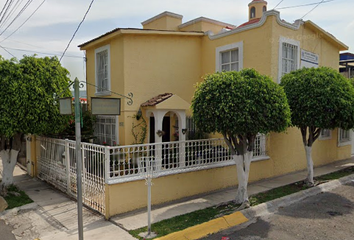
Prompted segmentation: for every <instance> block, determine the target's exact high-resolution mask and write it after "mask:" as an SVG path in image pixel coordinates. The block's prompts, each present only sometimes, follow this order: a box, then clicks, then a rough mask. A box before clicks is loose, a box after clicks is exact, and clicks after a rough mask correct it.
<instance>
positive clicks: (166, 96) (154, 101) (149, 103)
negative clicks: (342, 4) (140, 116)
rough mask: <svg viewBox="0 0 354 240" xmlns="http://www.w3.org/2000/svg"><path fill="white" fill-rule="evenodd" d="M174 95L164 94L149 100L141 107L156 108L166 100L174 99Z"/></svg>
mask: <svg viewBox="0 0 354 240" xmlns="http://www.w3.org/2000/svg"><path fill="white" fill-rule="evenodd" d="M172 96H173V94H172V93H163V94H159V95H157V96H156V97H153V98H150V99H149V100H147V101H146V102H144V103H142V104H141V105H140V106H141V107H152V106H156V105H157V104H159V103H161V102H163V101H165V100H166V99H169V98H170V97H172Z"/></svg>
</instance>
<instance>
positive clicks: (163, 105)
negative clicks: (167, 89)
mask: <svg viewBox="0 0 354 240" xmlns="http://www.w3.org/2000/svg"><path fill="white" fill-rule="evenodd" d="M140 106H141V107H147V108H148V109H164V110H187V109H189V107H190V104H189V103H188V102H186V101H185V100H183V99H182V98H180V97H179V96H177V95H174V94H172V93H163V94H159V95H157V96H155V97H153V98H150V99H149V100H147V101H146V102H144V103H143V104H141V105H140Z"/></svg>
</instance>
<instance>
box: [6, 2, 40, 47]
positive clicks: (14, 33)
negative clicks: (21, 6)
mask: <svg viewBox="0 0 354 240" xmlns="http://www.w3.org/2000/svg"><path fill="white" fill-rule="evenodd" d="M45 1H46V0H43V2H42V3H41V4H40V5H39V6H38V7H37V8H36V10H34V11H33V13H32V14H31V15H30V16H29V17H28V18H27V19H26V20H25V21H24V22H23V23H22V24H21V25H20V26H19V27H18V28H16V30H15V31H13V32H12V33H11V34H10V35H8V36H7V37H6V38H4V39H3V40H2V41H1V42H0V43H2V42H3V41H5V40H6V39H8V38H9V37H11V36H12V35H14V34H15V33H16V32H17V31H18V30H19V29H20V28H21V27H22V26H23V25H25V23H26V22H27V21H28V20H29V19H30V18H31V17H32V16H33V15H34V14H35V13H36V12H37V11H38V9H39V8H40V7H41V6H42V5H43V3H44V2H45Z"/></svg>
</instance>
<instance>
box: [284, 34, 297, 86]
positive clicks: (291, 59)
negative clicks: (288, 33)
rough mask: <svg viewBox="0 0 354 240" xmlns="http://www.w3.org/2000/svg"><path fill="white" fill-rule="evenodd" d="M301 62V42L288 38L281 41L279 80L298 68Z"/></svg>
mask: <svg viewBox="0 0 354 240" xmlns="http://www.w3.org/2000/svg"><path fill="white" fill-rule="evenodd" d="M299 63H300V43H299V42H298V41H295V40H292V39H286V38H280V41H279V82H280V79H281V77H282V76H284V75H285V74H287V73H290V72H291V71H294V70H297V69H298V68H299V65H300V64H299Z"/></svg>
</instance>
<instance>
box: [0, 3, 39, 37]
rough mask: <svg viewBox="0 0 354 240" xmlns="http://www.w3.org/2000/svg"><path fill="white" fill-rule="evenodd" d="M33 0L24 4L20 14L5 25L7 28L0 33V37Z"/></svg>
mask: <svg viewBox="0 0 354 240" xmlns="http://www.w3.org/2000/svg"><path fill="white" fill-rule="evenodd" d="M32 1H33V0H28V1H27V2H26V4H25V6H23V7H22V9H21V10H20V12H19V13H18V14H17V15H16V16H15V17H14V19H12V21H11V22H10V23H9V25H7V27H6V28H5V29H4V30H3V31H2V32H1V33H0V36H1V35H2V34H3V33H4V32H5V31H6V30H7V29H8V28H9V27H10V26H11V25H12V24H13V23H14V22H15V21H16V20H17V18H18V17H20V16H21V15H22V14H23V12H24V11H25V10H26V9H27V8H28V6H29V5H30V4H31V3H32Z"/></svg>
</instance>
